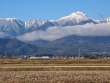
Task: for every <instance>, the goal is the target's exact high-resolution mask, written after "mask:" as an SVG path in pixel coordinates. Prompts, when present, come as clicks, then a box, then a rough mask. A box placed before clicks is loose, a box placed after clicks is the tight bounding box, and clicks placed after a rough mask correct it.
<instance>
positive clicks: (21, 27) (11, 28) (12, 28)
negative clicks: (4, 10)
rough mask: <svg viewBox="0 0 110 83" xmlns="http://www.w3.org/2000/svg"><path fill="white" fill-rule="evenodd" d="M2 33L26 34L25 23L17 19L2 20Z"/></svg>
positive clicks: (0, 25) (0, 27) (0, 24)
mask: <svg viewBox="0 0 110 83" xmlns="http://www.w3.org/2000/svg"><path fill="white" fill-rule="evenodd" d="M0 32H4V33H6V34H10V35H13V36H16V35H21V34H23V33H24V32H25V23H24V22H23V21H21V20H19V19H16V18H0Z"/></svg>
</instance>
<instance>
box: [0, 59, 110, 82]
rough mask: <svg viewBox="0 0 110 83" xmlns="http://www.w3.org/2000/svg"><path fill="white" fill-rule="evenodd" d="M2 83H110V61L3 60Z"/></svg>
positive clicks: (1, 65)
mask: <svg viewBox="0 0 110 83" xmlns="http://www.w3.org/2000/svg"><path fill="white" fill-rule="evenodd" d="M0 83H110V60H109V59H97V60H93V59H91V60H90V59H80V60H79V59H77V60H70V59H67V60H16V59H12V60H10V59H1V60H0Z"/></svg>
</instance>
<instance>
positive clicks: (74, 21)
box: [57, 11, 97, 26]
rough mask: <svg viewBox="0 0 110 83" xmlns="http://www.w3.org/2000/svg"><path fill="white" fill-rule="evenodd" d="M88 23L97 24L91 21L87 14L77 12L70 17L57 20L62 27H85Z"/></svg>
mask: <svg viewBox="0 0 110 83" xmlns="http://www.w3.org/2000/svg"><path fill="white" fill-rule="evenodd" d="M86 23H93V24H96V23H97V22H96V21H94V20H92V19H90V18H89V17H88V16H87V15H86V14H85V13H83V12H80V11H77V12H75V13H72V14H70V15H68V16H64V17H62V18H60V19H58V20H57V24H58V25H60V26H73V25H83V24H86Z"/></svg>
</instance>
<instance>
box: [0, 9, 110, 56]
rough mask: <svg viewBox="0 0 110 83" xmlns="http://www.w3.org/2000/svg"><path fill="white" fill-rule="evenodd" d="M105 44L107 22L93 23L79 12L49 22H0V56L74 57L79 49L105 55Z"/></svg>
mask: <svg viewBox="0 0 110 83" xmlns="http://www.w3.org/2000/svg"><path fill="white" fill-rule="evenodd" d="M109 42H110V22H109V18H107V20H106V21H105V20H101V21H100V20H93V19H91V18H90V17H88V16H87V15H86V14H85V13H83V12H80V11H78V12H75V13H72V14H70V15H68V16H64V17H61V18H59V19H58V20H53V21H50V20H36V19H34V20H29V21H26V22H24V21H21V20H19V19H16V18H0V45H1V46H0V54H4V53H5V49H6V52H7V53H9V54H13V53H15V54H16V53H17V54H18V55H19V54H20V55H22V54H29V55H31V54H36V55H37V54H58V55H64V54H66V55H74V54H77V53H75V52H77V49H78V48H79V47H80V48H82V49H84V51H85V50H86V52H88V49H92V51H94V50H95V51H97V50H98V51H102V50H103V48H104V49H105V50H107V52H108V51H109V49H110V48H109V47H107V46H109V45H110V43H109ZM27 43H28V44H27ZM73 50H75V51H73ZM90 51H91V50H90Z"/></svg>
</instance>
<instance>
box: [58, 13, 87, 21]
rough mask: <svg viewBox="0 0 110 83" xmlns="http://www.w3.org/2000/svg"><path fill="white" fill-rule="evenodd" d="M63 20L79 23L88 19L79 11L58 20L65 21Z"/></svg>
mask: <svg viewBox="0 0 110 83" xmlns="http://www.w3.org/2000/svg"><path fill="white" fill-rule="evenodd" d="M65 19H69V20H76V21H79V20H87V19H88V17H87V16H86V14H85V13H83V12H81V11H77V12H75V13H72V14H70V15H68V16H64V17H62V18H60V19H59V20H65Z"/></svg>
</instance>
